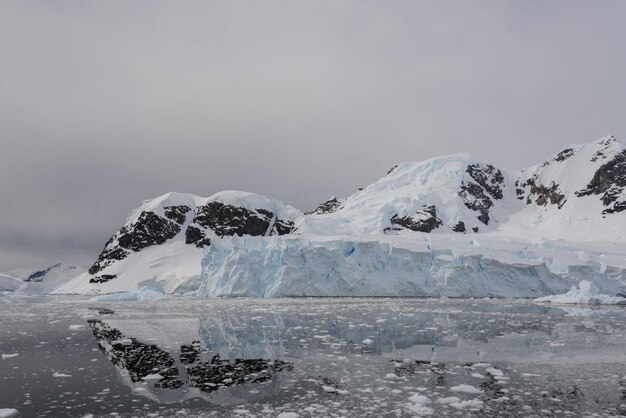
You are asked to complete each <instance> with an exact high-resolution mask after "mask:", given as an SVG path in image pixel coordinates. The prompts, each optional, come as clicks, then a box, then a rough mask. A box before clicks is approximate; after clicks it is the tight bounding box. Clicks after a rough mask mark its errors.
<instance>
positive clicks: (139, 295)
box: [91, 286, 168, 302]
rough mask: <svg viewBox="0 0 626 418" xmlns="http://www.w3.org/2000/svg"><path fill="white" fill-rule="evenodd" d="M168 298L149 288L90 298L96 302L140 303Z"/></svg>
mask: <svg viewBox="0 0 626 418" xmlns="http://www.w3.org/2000/svg"><path fill="white" fill-rule="evenodd" d="M167 298H168V296H167V295H166V294H164V293H163V292H160V291H158V290H156V289H153V288H151V287H147V286H144V287H141V288H139V289H137V290H135V291H134V292H124V293H111V294H109V295H100V296H95V297H93V298H91V300H93V301H98V302H126V301H140V300H162V299H167Z"/></svg>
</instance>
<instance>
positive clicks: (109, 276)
mask: <svg viewBox="0 0 626 418" xmlns="http://www.w3.org/2000/svg"><path fill="white" fill-rule="evenodd" d="M116 277H117V275H115V274H102V275H100V276H94V277H92V278H91V279H89V283H105V282H108V281H109V280H113V279H115V278H116Z"/></svg>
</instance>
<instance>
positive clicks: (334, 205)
mask: <svg viewBox="0 0 626 418" xmlns="http://www.w3.org/2000/svg"><path fill="white" fill-rule="evenodd" d="M392 170H393V169H392ZM340 208H341V202H340V201H339V200H338V199H337V198H336V197H332V198H330V199H328V200H327V201H325V202H324V203H321V204H320V205H319V206H318V207H316V208H315V209H313V210H312V211H309V212H305V213H304V214H305V215H323V214H325V213H333V212H337V210H339V209H340Z"/></svg>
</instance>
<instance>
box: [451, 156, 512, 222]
mask: <svg viewBox="0 0 626 418" xmlns="http://www.w3.org/2000/svg"><path fill="white" fill-rule="evenodd" d="M467 173H468V174H469V175H470V177H471V178H472V179H473V180H474V181H469V182H463V183H462V184H461V190H460V191H459V193H458V194H459V196H460V197H461V199H463V204H464V205H465V207H467V208H468V209H471V210H473V211H475V212H478V213H479V215H478V216H477V218H478V220H479V221H481V222H482V223H484V224H485V225H488V224H489V219H490V218H489V209H490V208H491V207H492V206H493V205H494V200H500V199H502V197H503V194H502V187H504V175H503V174H502V171H500V170H499V169H497V168H495V167H494V166H492V165H491V164H487V165H486V166H481V165H480V164H472V165H469V166H468V167H467Z"/></svg>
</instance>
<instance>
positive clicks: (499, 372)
mask: <svg viewBox="0 0 626 418" xmlns="http://www.w3.org/2000/svg"><path fill="white" fill-rule="evenodd" d="M485 371H486V372H487V373H489V374H491V375H492V376H494V377H498V376H504V373H503V372H502V370H500V369H496V368H495V367H489V368H487V369H486V370H485Z"/></svg>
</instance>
